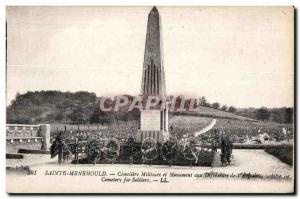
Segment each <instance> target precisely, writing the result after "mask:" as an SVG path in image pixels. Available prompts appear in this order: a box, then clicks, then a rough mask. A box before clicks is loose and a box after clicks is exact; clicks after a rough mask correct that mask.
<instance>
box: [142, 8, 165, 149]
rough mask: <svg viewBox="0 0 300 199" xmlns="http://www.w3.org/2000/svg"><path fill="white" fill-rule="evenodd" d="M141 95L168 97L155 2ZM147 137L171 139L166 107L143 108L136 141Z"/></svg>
mask: <svg viewBox="0 0 300 199" xmlns="http://www.w3.org/2000/svg"><path fill="white" fill-rule="evenodd" d="M141 95H142V96H143V97H144V99H145V98H147V97H149V96H157V97H159V98H160V99H163V98H165V97H166V83H165V72H164V66H163V50H162V36H161V23H160V15H159V12H158V10H157V8H156V7H155V6H154V7H153V8H152V10H151V11H150V13H149V15H148V23H147V34H146V44H145V54H144V63H143V75H142V87H141ZM148 137H150V138H152V139H154V140H155V141H156V142H158V143H162V142H165V141H166V140H168V139H169V132H168V110H167V108H162V109H161V108H157V109H151V110H143V111H141V116H140V129H139V132H138V134H137V141H138V142H143V140H145V139H146V138H148Z"/></svg>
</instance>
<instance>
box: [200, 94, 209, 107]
mask: <svg viewBox="0 0 300 199" xmlns="http://www.w3.org/2000/svg"><path fill="white" fill-rule="evenodd" d="M207 103H208V102H207V100H206V98H205V96H202V97H200V106H207Z"/></svg>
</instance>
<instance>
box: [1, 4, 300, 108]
mask: <svg viewBox="0 0 300 199" xmlns="http://www.w3.org/2000/svg"><path fill="white" fill-rule="evenodd" d="M150 10H151V7H30V6H27V7H7V13H6V14H7V95H6V100H7V104H10V102H11V100H13V99H14V98H15V96H16V94H17V92H19V93H21V94H22V93H26V92H27V91H39V90H61V91H71V92H75V91H82V90H84V91H89V92H95V93H96V94H97V96H105V95H109V96H113V95H120V94H131V95H138V94H139V93H140V88H141V81H142V68H143V58H144V48H145V39H146V27H147V17H148V13H149V12H150ZM158 11H159V13H160V16H161V24H162V37H163V55H164V56H163V59H164V68H165V75H166V89H167V94H168V95H179V94H180V95H181V94H183V95H188V96H192V97H200V96H205V97H206V98H207V100H208V101H209V102H219V103H221V104H226V105H233V106H235V107H239V108H243V107H261V106H266V107H282V106H293V104H294V51H293V49H294V36H293V32H294V25H293V18H294V16H293V8H292V7H158Z"/></svg>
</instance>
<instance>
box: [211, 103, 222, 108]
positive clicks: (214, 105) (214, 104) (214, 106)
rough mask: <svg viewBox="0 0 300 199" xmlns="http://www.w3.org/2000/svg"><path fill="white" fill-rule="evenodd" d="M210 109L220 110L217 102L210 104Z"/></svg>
mask: <svg viewBox="0 0 300 199" xmlns="http://www.w3.org/2000/svg"><path fill="white" fill-rule="evenodd" d="M212 107H213V108H215V109H219V108H220V104H219V103H218V102H215V103H213V104H212Z"/></svg>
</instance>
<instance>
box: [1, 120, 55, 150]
mask: <svg viewBox="0 0 300 199" xmlns="http://www.w3.org/2000/svg"><path fill="white" fill-rule="evenodd" d="M49 147H50V124H38V125H25V124H6V152H7V153H17V152H18V150H19V149H32V150H49Z"/></svg>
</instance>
